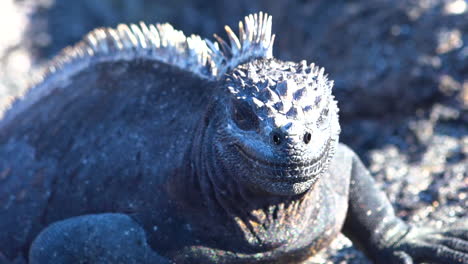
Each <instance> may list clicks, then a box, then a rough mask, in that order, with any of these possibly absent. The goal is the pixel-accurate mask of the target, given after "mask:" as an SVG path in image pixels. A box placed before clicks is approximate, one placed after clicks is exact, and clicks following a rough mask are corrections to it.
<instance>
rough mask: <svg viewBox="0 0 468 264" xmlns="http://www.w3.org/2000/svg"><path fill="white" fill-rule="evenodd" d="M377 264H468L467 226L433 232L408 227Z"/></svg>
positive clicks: (458, 225)
mask: <svg viewBox="0 0 468 264" xmlns="http://www.w3.org/2000/svg"><path fill="white" fill-rule="evenodd" d="M387 250H388V251H387V252H389V253H390V254H389V255H390V257H389V258H387V257H388V254H384V255H387V256H385V257H384V258H385V259H382V260H381V262H379V263H402V264H413V263H423V262H424V263H450V264H467V263H468V222H465V223H459V224H457V225H455V226H453V227H451V228H446V229H442V230H437V229H434V228H427V227H412V228H410V230H409V232H408V233H407V234H406V235H405V236H404V237H403V238H402V239H400V240H399V241H398V242H397V243H395V244H394V245H393V246H392V247H390V248H387Z"/></svg>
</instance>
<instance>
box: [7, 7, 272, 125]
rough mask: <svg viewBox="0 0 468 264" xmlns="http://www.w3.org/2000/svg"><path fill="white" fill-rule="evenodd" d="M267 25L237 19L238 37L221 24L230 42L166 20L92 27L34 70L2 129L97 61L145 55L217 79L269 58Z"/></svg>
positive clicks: (260, 17) (264, 17)
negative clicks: (204, 36) (187, 33)
mask: <svg viewBox="0 0 468 264" xmlns="http://www.w3.org/2000/svg"><path fill="white" fill-rule="evenodd" d="M271 27H272V18H271V16H270V15H268V14H264V13H262V12H259V13H257V14H251V15H249V16H246V17H245V18H244V22H242V21H240V22H239V34H238V36H237V35H236V34H235V33H234V32H233V31H232V29H231V28H230V27H229V26H225V30H226V33H227V36H228V38H229V41H228V42H229V44H228V43H227V42H226V41H224V40H223V39H222V38H220V37H218V36H217V35H215V38H216V41H214V42H212V41H210V40H208V39H202V38H201V37H200V36H198V35H191V36H189V37H187V36H185V35H184V33H183V32H182V31H179V30H176V29H174V28H173V27H172V26H171V25H170V24H167V23H166V24H155V25H146V24H145V23H140V24H139V25H135V24H131V25H125V24H121V25H118V26H117V27H116V28H98V29H95V30H93V31H92V32H90V33H88V34H87V35H86V36H85V37H84V38H83V40H82V41H80V42H79V43H77V44H76V45H74V46H71V47H67V48H65V49H64V50H63V51H62V52H61V53H60V54H59V55H57V56H56V57H55V58H54V59H52V61H51V62H50V63H48V64H47V65H46V66H45V67H44V68H43V69H42V70H41V71H40V73H39V74H37V75H36V77H35V78H34V81H33V83H32V85H31V86H30V87H31V88H29V89H28V90H27V91H26V92H25V93H24V95H23V96H20V97H19V98H17V99H16V100H15V102H13V104H12V106H11V107H10V109H9V110H7V111H6V112H5V116H4V117H3V119H2V120H0V128H1V127H2V126H4V125H6V124H7V123H8V122H9V121H10V120H12V119H13V118H14V117H15V116H17V115H18V114H20V113H21V112H23V111H24V110H26V109H27V108H28V107H30V106H31V105H33V104H34V103H36V102H38V101H39V100H40V99H41V98H43V97H45V96H47V95H48V94H50V93H51V92H52V91H53V90H54V89H59V88H61V87H64V86H66V84H67V83H68V81H69V80H70V78H71V77H72V76H74V75H75V74H77V73H79V72H81V71H82V70H83V69H86V68H87V67H88V66H89V65H92V64H95V63H99V62H109V61H131V60H134V59H148V60H154V61H158V62H162V63H166V64H168V65H171V66H174V67H177V68H180V69H182V70H185V71H187V72H190V73H193V74H194V75H195V76H198V77H200V78H201V79H206V80H213V81H215V80H218V79H220V78H221V77H222V76H223V75H224V74H225V73H226V72H227V71H229V70H231V69H234V68H235V67H236V66H237V65H239V64H242V63H244V62H247V61H249V60H252V59H256V58H271V57H272V56H273V55H272V52H273V42H274V38H275V36H274V35H272V33H271ZM0 118H1V113H0Z"/></svg>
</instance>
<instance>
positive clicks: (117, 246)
mask: <svg viewBox="0 0 468 264" xmlns="http://www.w3.org/2000/svg"><path fill="white" fill-rule="evenodd" d="M29 263H30V264H36V263H87V264H91V263H170V262H169V261H168V260H166V259H164V258H163V257H161V256H159V255H158V254H156V253H155V252H154V251H153V250H152V249H151V248H150V247H149V246H148V244H147V242H146V237H145V231H144V230H143V229H142V228H141V227H140V226H139V225H138V224H137V223H136V222H135V221H133V220H132V219H131V218H130V217H129V216H127V215H124V214H97V215H85V216H78V217H73V218H69V219H66V220H63V221H60V222H56V223H54V224H52V225H50V226H49V227H47V228H46V229H45V230H43V231H42V232H41V233H40V234H39V235H38V237H37V238H36V239H35V240H34V242H33V243H32V245H31V249H30V251H29Z"/></svg>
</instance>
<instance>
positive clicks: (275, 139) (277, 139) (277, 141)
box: [271, 132, 281, 145]
mask: <svg viewBox="0 0 468 264" xmlns="http://www.w3.org/2000/svg"><path fill="white" fill-rule="evenodd" d="M271 138H272V140H273V143H275V145H279V144H281V136H280V135H279V134H278V133H276V132H273V133H271Z"/></svg>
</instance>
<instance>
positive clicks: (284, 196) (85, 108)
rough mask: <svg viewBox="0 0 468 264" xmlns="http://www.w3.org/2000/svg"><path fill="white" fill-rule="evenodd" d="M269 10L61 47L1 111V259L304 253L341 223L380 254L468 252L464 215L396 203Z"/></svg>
mask: <svg viewBox="0 0 468 264" xmlns="http://www.w3.org/2000/svg"><path fill="white" fill-rule="evenodd" d="M271 23H272V22H271V17H270V16H268V15H266V14H263V13H258V14H254V15H250V16H247V17H246V18H245V20H244V21H243V22H241V23H239V34H238V35H236V34H234V33H233V31H232V30H231V29H230V28H229V27H226V32H227V36H228V39H229V41H228V42H229V43H227V42H226V41H224V40H223V39H222V38H220V37H218V36H215V38H216V40H217V41H216V42H212V41H210V40H207V39H205V40H204V39H201V38H200V37H199V36H196V35H192V36H190V37H186V36H185V35H184V34H183V33H182V32H181V31H178V30H175V29H174V28H173V27H172V26H170V25H169V24H157V25H149V26H147V25H145V24H144V23H141V24H139V25H130V26H127V25H119V26H118V27H117V28H116V29H111V28H101V29H96V30H94V31H93V32H91V33H89V34H88V35H87V36H86V37H85V38H84V39H83V41H81V42H79V43H78V44H76V45H75V46H73V47H69V48H66V49H65V50H64V51H63V52H62V53H61V54H60V55H58V56H57V57H56V58H55V59H53V60H52V62H51V63H50V65H49V66H48V67H46V68H45V70H44V71H43V73H42V74H39V75H38V76H39V77H38V78H37V80H36V81H35V83H33V84H32V85H31V88H30V89H29V90H28V91H27V92H26V93H25V95H24V96H22V97H20V98H17V100H16V101H15V102H14V103H13V104H12V106H11V108H10V109H9V110H8V111H6V112H5V113H3V118H2V120H0V263H4V262H6V263H9V262H12V263H13V262H14V263H25V262H29V263H171V262H175V263H301V262H303V261H305V260H306V259H307V258H309V257H310V256H312V255H314V254H315V253H316V252H318V251H319V250H320V249H322V248H324V247H326V246H327V245H328V244H329V243H330V241H331V240H332V239H333V238H334V237H335V236H336V235H337V234H338V233H339V232H343V233H344V234H345V235H347V236H348V237H349V238H350V239H351V240H352V241H353V243H355V244H356V245H357V246H358V247H359V248H361V249H362V250H363V251H364V252H365V253H366V254H367V255H368V256H369V257H370V258H371V259H373V260H374V261H375V262H376V263H413V262H422V261H425V262H436V263H468V242H467V241H466V238H467V226H466V223H461V224H459V225H457V226H453V227H451V228H449V229H447V230H433V229H430V228H417V227H411V226H409V225H408V224H406V223H404V222H403V221H401V220H400V219H399V218H397V217H396V216H395V213H394V211H393V208H392V207H391V205H390V203H389V202H388V199H387V198H386V197H385V195H384V194H383V192H382V191H380V190H378V189H377V187H376V186H375V184H374V180H373V179H372V177H371V176H370V175H369V173H368V171H367V169H366V168H365V167H364V166H363V164H362V163H361V161H360V160H359V158H358V157H357V156H356V154H354V152H353V151H352V150H350V149H349V148H348V147H346V146H345V145H342V144H340V143H338V142H339V133H340V126H339V123H338V107H337V102H336V101H335V100H334V97H333V95H332V92H331V91H332V87H333V81H331V80H329V79H328V77H327V75H326V74H325V72H324V69H323V68H320V67H317V66H315V65H314V64H307V63H306V62H305V61H301V62H299V63H295V62H285V61H281V60H278V59H275V58H273V53H272V51H273V42H274V38H275V37H274V35H272V33H271Z"/></svg>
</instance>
